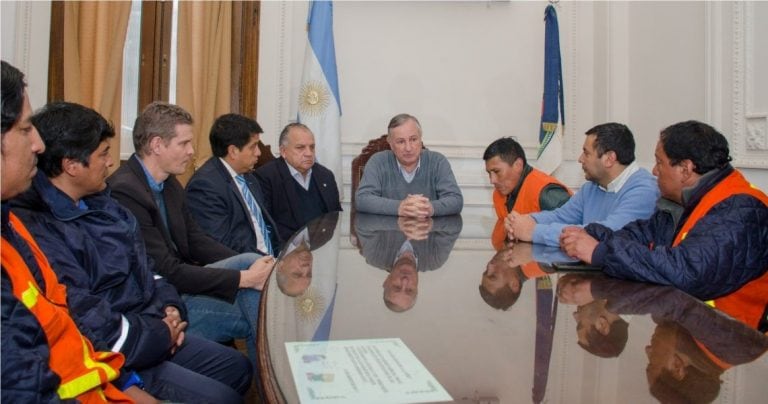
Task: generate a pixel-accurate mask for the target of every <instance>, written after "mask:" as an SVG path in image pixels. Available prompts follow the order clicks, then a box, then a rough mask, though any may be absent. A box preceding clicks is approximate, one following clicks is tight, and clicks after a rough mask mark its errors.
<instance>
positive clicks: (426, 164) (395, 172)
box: [355, 114, 464, 218]
mask: <svg viewBox="0 0 768 404" xmlns="http://www.w3.org/2000/svg"><path fill="white" fill-rule="evenodd" d="M387 141H388V142H389V147H390V148H391V149H392V150H385V151H381V152H378V153H376V154H374V155H373V156H372V157H371V159H370V160H368V163H367V164H366V165H365V171H364V172H363V177H362V179H361V180H360V187H359V188H358V189H357V193H356V194H355V200H356V203H355V205H356V206H355V209H356V210H357V211H358V212H366V213H377V214H381V215H393V216H406V217H422V218H424V217H431V216H444V215H453V214H456V213H459V212H461V208H462V206H463V204H464V198H463V197H462V195H461V190H460V189H459V186H458V184H457V183H456V178H455V177H454V176H453V171H452V170H451V165H450V163H449V162H448V159H446V158H445V156H443V155H442V154H440V153H437V152H433V151H430V150H425V149H424V147H423V145H422V142H421V124H419V121H418V120H417V119H416V117H414V116H412V115H408V114H400V115H397V116H395V117H394V118H392V119H391V120H390V121H389V126H388V127H387Z"/></svg>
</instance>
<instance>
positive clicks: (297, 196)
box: [256, 123, 341, 240]
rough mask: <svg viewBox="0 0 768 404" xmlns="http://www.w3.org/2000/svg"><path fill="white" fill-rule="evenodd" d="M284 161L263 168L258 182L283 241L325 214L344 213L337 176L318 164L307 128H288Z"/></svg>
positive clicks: (282, 139) (283, 138) (295, 125)
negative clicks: (342, 211)
mask: <svg viewBox="0 0 768 404" xmlns="http://www.w3.org/2000/svg"><path fill="white" fill-rule="evenodd" d="M279 143H280V158H277V159H275V160H273V161H271V162H270V163H268V164H265V165H264V166H262V167H259V169H258V170H256V178H258V179H259V182H260V183H261V188H262V190H263V191H264V196H265V200H266V207H267V211H269V213H270V214H271V215H272V217H273V218H274V219H275V222H277V229H278V232H279V233H280V237H281V238H282V239H283V240H288V239H289V238H290V237H291V235H292V234H293V233H294V232H295V231H296V230H298V229H300V228H301V227H302V226H304V225H305V224H307V222H309V221H310V220H312V219H314V218H316V217H318V216H320V215H322V214H323V213H328V212H335V211H340V210H341V203H340V201H339V187H338V186H337V185H336V179H335V178H334V177H333V172H331V171H330V170H329V169H327V168H325V167H323V166H322V165H320V164H319V163H317V162H315V136H314V135H313V134H312V131H310V130H309V128H308V127H306V126H305V125H303V124H300V123H291V124H288V125H287V126H286V127H285V128H283V131H282V132H281V133H280V140H279Z"/></svg>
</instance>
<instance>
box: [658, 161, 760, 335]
mask: <svg viewBox="0 0 768 404" xmlns="http://www.w3.org/2000/svg"><path fill="white" fill-rule="evenodd" d="M739 194H746V195H751V196H753V197H755V198H757V199H759V200H760V201H762V202H763V203H764V204H765V205H766V206H768V196H766V195H765V194H764V193H763V192H762V191H760V190H759V189H757V188H755V187H754V186H752V185H751V184H750V183H749V182H748V181H747V180H746V179H745V178H744V176H743V175H741V173H740V172H738V171H735V170H734V171H733V172H732V173H731V174H730V175H728V176H727V177H725V179H723V180H722V181H720V182H719V183H718V184H717V185H715V186H714V187H713V188H712V189H711V190H710V191H709V192H707V194H706V195H704V197H702V198H701V201H699V204H698V205H696V207H695V208H694V209H693V212H691V215H690V216H689V217H688V219H687V220H686V221H685V223H684V224H683V227H682V228H681V229H680V231H679V232H678V233H677V235H676V236H675V240H674V242H673V243H672V246H673V247H674V246H677V245H678V244H680V243H681V242H682V241H683V240H685V237H686V236H687V235H688V232H689V231H690V230H691V229H692V228H693V227H694V226H695V225H696V222H698V221H699V219H701V218H702V217H704V216H706V215H707V213H708V212H709V210H710V209H712V207H714V206H715V205H717V204H718V203H720V202H722V201H724V200H725V199H727V198H729V197H731V196H734V195H739ZM756 247H758V248H765V246H756ZM707 303H708V304H710V305H711V306H714V307H716V308H717V309H718V310H720V311H722V312H725V313H727V314H728V315H730V316H731V317H734V318H736V319H738V320H740V321H742V322H744V323H746V324H747V325H749V326H750V327H752V328H757V326H758V324H759V323H760V319H761V317H762V315H763V313H764V312H765V310H766V305H768V272H766V273H764V274H763V275H761V276H759V277H757V278H756V279H753V280H751V281H750V282H749V283H747V284H746V285H744V286H742V287H741V288H740V289H738V290H736V291H735V292H733V293H730V294H728V295H726V296H723V297H719V298H717V299H714V300H711V301H708V302H707Z"/></svg>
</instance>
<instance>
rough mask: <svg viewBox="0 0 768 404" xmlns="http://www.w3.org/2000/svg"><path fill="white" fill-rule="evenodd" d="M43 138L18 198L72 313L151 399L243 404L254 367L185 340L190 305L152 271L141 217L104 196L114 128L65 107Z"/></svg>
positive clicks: (37, 118)
mask: <svg viewBox="0 0 768 404" xmlns="http://www.w3.org/2000/svg"><path fill="white" fill-rule="evenodd" d="M32 123H33V124H34V125H35V126H36V127H37V128H38V130H39V131H40V135H41V137H42V138H43V141H44V142H45V143H46V144H48V145H50V146H48V148H47V150H46V151H45V152H44V153H43V154H41V155H40V158H39V161H38V167H39V169H40V171H39V172H38V173H37V175H36V177H35V179H34V181H33V184H32V189H30V190H29V191H27V192H26V193H24V194H22V195H20V196H19V197H18V198H17V199H16V200H14V201H13V207H12V209H13V211H14V212H15V213H16V214H18V215H19V217H21V218H23V220H24V221H25V223H27V227H28V228H29V230H30V232H31V233H32V234H33V235H34V236H35V237H36V239H37V241H38V244H39V245H40V248H41V249H42V250H43V251H44V252H45V253H46V255H47V256H48V259H49V261H50V262H51V264H52V267H53V268H54V271H55V272H56V275H57V277H58V278H59V280H60V281H61V282H62V283H63V284H65V285H66V286H67V301H68V303H69V308H70V313H71V314H72V316H73V317H74V318H75V321H76V322H77V324H78V327H79V328H80V330H81V331H82V332H83V334H85V335H86V336H87V337H88V338H89V339H90V340H91V341H92V342H93V343H94V345H95V346H96V347H98V349H102V350H110V351H114V352H121V353H123V354H124V355H125V358H126V362H125V365H124V371H125V372H126V373H130V372H132V371H134V372H137V373H138V375H139V376H140V378H141V379H143V382H144V386H145V388H146V389H147V391H149V392H150V393H151V394H152V395H154V396H156V397H158V398H160V399H165V400H172V401H189V400H192V401H195V400H199V399H200V397H205V398H206V399H207V400H209V401H219V400H220V401H222V402H239V401H240V400H241V397H242V395H243V394H244V393H245V391H246V390H247V389H248V387H249V386H250V381H251V375H252V370H251V366H250V364H249V363H248V360H247V359H246V358H245V357H243V356H242V355H241V354H240V353H239V352H237V351H235V350H233V349H231V348H227V347H225V346H222V345H219V344H217V343H215V342H213V341H208V340H205V339H202V338H198V337H194V336H190V335H185V328H186V325H187V322H186V319H187V315H186V310H185V305H184V302H183V301H182V300H181V298H180V297H179V295H178V293H177V292H176V289H175V288H174V287H173V286H171V285H170V284H168V283H167V282H165V280H164V279H163V278H161V277H159V276H155V274H154V273H153V271H152V266H151V261H150V260H148V257H147V254H146V250H145V248H144V242H143V239H142V237H141V233H140V229H139V226H138V224H137V223H136V218H135V217H134V216H133V215H132V214H131V213H130V211H128V210H127V209H125V208H123V207H122V206H120V205H119V204H118V203H117V201H115V200H114V199H112V198H111V197H110V196H109V191H107V190H106V186H107V185H106V182H105V179H106V178H107V174H108V169H109V167H110V166H112V157H111V155H110V153H109V149H110V138H112V137H114V135H115V133H114V130H113V129H112V126H111V125H110V124H109V123H108V122H107V121H106V120H105V119H104V118H103V117H101V116H100V115H99V114H98V113H97V112H96V111H94V110H92V109H90V108H86V107H84V106H81V105H78V104H72V103H66V102H58V103H53V104H49V105H47V106H46V107H44V108H43V109H42V110H41V111H40V112H38V113H37V114H35V115H34V116H33V117H32Z"/></svg>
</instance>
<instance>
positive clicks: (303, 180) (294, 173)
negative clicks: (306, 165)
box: [285, 161, 312, 191]
mask: <svg viewBox="0 0 768 404" xmlns="http://www.w3.org/2000/svg"><path fill="white" fill-rule="evenodd" d="M285 165H287V166H288V171H290V172H291V176H292V177H293V179H294V180H296V182H298V183H299V185H301V187H302V188H304V189H305V190H307V191H309V181H310V180H312V169H311V168H310V169H309V171H307V177H306V178H304V176H303V175H301V173H300V172H299V170H297V169H295V168H293V166H292V165H290V164H288V162H287V161H286V162H285Z"/></svg>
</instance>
